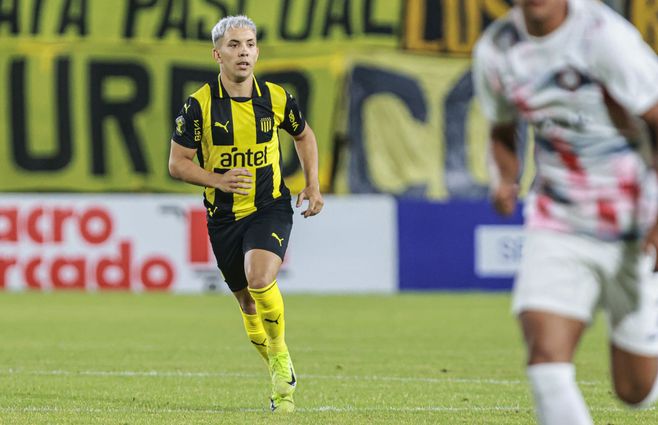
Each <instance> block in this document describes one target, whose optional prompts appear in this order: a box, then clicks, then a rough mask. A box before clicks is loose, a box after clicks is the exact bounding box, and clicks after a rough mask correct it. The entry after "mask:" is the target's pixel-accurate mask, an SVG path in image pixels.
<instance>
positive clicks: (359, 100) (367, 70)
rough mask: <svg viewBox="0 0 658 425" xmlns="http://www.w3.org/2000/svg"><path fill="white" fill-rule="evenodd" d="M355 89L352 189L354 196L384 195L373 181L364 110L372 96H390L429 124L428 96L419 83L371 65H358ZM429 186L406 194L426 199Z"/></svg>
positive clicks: (350, 129) (353, 82)
mask: <svg viewBox="0 0 658 425" xmlns="http://www.w3.org/2000/svg"><path fill="white" fill-rule="evenodd" d="M350 80H351V81H350V82H349V85H350V87H358V88H359V90H352V96H351V97H350V100H349V111H348V116H349V124H348V137H349V139H350V142H351V155H350V164H349V188H350V192H351V193H380V192H381V190H379V188H377V187H376V186H375V184H374V183H373V182H372V179H371V178H370V173H369V169H370V166H369V165H368V155H367V153H366V148H365V144H366V141H365V135H364V134H363V132H364V127H365V123H364V122H363V115H364V114H363V109H364V107H365V104H366V102H367V100H368V98H369V97H371V96H375V95H379V94H384V93H385V94H390V95H393V96H395V97H397V98H398V99H399V100H401V101H402V102H404V103H405V104H406V105H407V108H409V112H410V114H411V116H412V117H413V118H414V119H416V120H417V121H420V122H421V123H425V122H426V121H427V103H426V101H425V95H424V93H423V91H422V90H421V88H420V86H419V85H418V83H417V82H416V81H415V80H413V79H411V78H409V77H406V76H403V75H399V74H395V73H393V72H390V71H387V70H384V69H379V68H372V67H369V66H355V67H354V69H353V70H352V75H351V76H350ZM426 192H427V187H426V186H425V185H423V186H420V187H409V188H407V193H406V195H412V196H417V197H424V196H426Z"/></svg>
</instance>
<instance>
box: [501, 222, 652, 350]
mask: <svg viewBox="0 0 658 425" xmlns="http://www.w3.org/2000/svg"><path fill="white" fill-rule="evenodd" d="M653 261H654V259H653V256H651V255H647V254H644V253H642V251H641V245H640V243H639V242H623V241H619V242H605V241H601V240H598V239H595V238H591V237H588V236H583V235H573V234H567V233H559V232H552V231H541V230H526V239H525V243H524V247H523V257H522V260H521V266H520V268H519V272H518V274H517V277H516V282H515V284H514V291H513V294H512V311H513V312H514V313H515V314H519V313H521V312H523V311H527V310H537V311H547V312H551V313H555V314H559V315H562V316H566V317H571V318H574V319H578V320H582V321H583V322H586V323H589V322H590V321H591V320H592V317H593V314H594V311H595V310H596V308H597V306H600V307H601V308H602V309H603V310H604V312H605V313H606V316H607V319H608V325H609V331H610V339H611V341H612V342H613V343H614V345H615V346H617V347H619V348H621V349H623V350H625V351H628V352H631V353H634V354H639V355H645V356H658V274H656V273H653Z"/></svg>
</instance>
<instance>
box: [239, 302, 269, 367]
mask: <svg viewBox="0 0 658 425" xmlns="http://www.w3.org/2000/svg"><path fill="white" fill-rule="evenodd" d="M240 311H241V312H242V321H243V322H244V329H245V330H246V331H247V336H248V337H249V340H250V341H251V344H252V345H253V346H254V348H256V351H258V354H260V355H261V357H262V358H263V359H264V360H265V362H266V363H267V362H268V361H269V359H268V357H267V334H266V333H265V329H264V328H263V322H262V321H261V320H260V317H258V313H256V314H247V313H245V312H244V311H242V310H240Z"/></svg>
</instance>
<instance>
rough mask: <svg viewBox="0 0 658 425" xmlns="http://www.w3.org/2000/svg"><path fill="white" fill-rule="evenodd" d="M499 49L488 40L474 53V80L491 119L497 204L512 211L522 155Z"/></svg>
mask: <svg viewBox="0 0 658 425" xmlns="http://www.w3.org/2000/svg"><path fill="white" fill-rule="evenodd" d="M497 59H498V57H497V54H496V50H495V49H494V48H493V47H492V45H491V44H490V43H488V42H486V41H484V42H479V43H478V44H477V45H476V48H475V50H474V53H473V84H474V86H475V92H476V96H477V99H478V101H479V104H480V107H481V109H482V112H483V114H484V115H485V117H486V118H487V120H488V122H489V123H490V132H489V137H490V145H489V150H490V151H489V156H490V165H491V170H490V179H491V183H490V185H491V194H492V201H493V205H494V207H495V208H496V210H497V211H498V212H499V213H500V214H503V215H512V214H513V213H514V210H515V209H516V202H517V197H518V192H519V185H518V183H517V179H518V175H519V159H518V157H517V155H516V146H517V143H516V122H517V119H516V112H515V109H514V107H513V106H512V105H511V104H510V103H509V102H508V101H507V99H506V98H505V96H504V95H503V87H502V82H501V80H500V77H499V75H498V70H497V68H496V65H495V64H496V61H497Z"/></svg>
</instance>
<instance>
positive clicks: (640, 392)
mask: <svg viewBox="0 0 658 425" xmlns="http://www.w3.org/2000/svg"><path fill="white" fill-rule="evenodd" d="M610 349H611V360H612V379H613V382H614V386H615V393H616V394H617V397H619V399H620V400H621V401H623V402H624V403H627V404H629V405H631V406H635V407H649V406H651V404H653V403H654V402H655V401H656V400H658V379H657V378H658V357H656V356H643V355H639V354H634V353H631V352H628V351H626V350H623V349H621V348H619V347H616V346H615V345H614V344H612V345H611V348H610Z"/></svg>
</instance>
